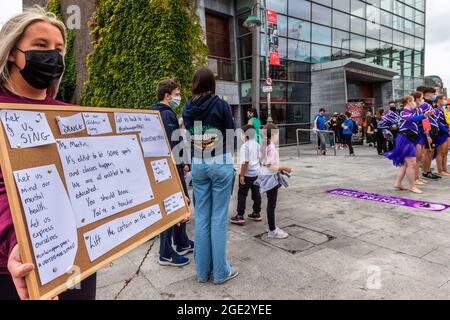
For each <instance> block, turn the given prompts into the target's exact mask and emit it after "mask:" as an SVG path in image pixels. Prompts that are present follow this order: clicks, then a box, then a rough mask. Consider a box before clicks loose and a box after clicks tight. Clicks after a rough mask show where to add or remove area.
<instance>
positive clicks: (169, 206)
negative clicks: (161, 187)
mask: <svg viewBox="0 0 450 320" xmlns="http://www.w3.org/2000/svg"><path fill="white" fill-rule="evenodd" d="M185 206H186V202H185V200H184V196H183V193H182V192H178V193H175V194H173V195H171V196H170V197H168V198H167V199H164V208H165V209H166V212H167V214H171V213H174V212H176V211H178V210H180V209H182V208H184V207H185Z"/></svg>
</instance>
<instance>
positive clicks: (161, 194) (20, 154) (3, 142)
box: [0, 104, 190, 300]
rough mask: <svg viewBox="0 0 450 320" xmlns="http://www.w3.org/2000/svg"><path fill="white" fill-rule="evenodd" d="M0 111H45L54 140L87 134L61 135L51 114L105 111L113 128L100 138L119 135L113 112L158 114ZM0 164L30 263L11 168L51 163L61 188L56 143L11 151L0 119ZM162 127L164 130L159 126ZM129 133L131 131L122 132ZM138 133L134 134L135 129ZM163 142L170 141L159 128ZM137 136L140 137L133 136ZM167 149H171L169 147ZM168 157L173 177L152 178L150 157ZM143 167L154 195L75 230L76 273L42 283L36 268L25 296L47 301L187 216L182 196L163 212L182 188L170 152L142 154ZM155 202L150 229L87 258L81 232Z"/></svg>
mask: <svg viewBox="0 0 450 320" xmlns="http://www.w3.org/2000/svg"><path fill="white" fill-rule="evenodd" d="M0 110H22V111H35V112H44V113H45V114H46V117H47V121H48V123H49V125H50V128H51V130H52V132H53V135H54V137H55V139H65V138H79V137H89V136H88V135H87V132H86V130H85V131H83V132H79V133H76V134H71V135H61V134H60V131H59V129H58V125H57V123H56V117H57V116H61V117H67V116H71V115H74V114H77V113H80V112H94V113H107V114H108V117H109V120H110V123H111V127H112V129H113V133H111V134H104V135H99V136H98V137H102V136H121V135H124V134H117V133H116V132H117V131H116V125H115V119H114V113H118V112H121V113H150V114H157V115H158V116H159V112H157V111H149V110H140V109H139V110H135V109H118V108H92V107H80V106H53V105H52V106H48V105H26V104H0ZM159 120H160V122H161V125H162V128H164V125H163V123H162V121H161V117H160V116H159ZM0 127H1V129H0V166H1V169H2V172H3V178H4V181H5V186H6V192H7V196H8V201H9V206H10V209H11V215H12V218H13V223H14V228H15V233H16V237H17V241H18V244H19V248H20V254H21V258H22V260H23V262H24V263H33V264H35V258H34V254H33V251H32V248H31V241H30V237H29V233H28V227H27V223H26V219H25V216H24V212H23V207H22V203H21V199H20V195H19V194H18V190H17V187H16V184H15V180H14V176H13V172H14V171H16V170H22V169H29V168H33V167H38V166H44V165H50V164H55V165H56V167H57V169H58V173H59V175H60V177H61V179H62V181H63V183H64V185H65V187H66V190H67V184H66V181H65V178H64V174H63V170H62V165H61V161H60V159H59V156H58V157H57V155H58V151H57V147H56V145H55V144H52V145H46V146H41V147H36V148H27V149H25V148H23V149H12V148H11V147H10V144H9V141H8V138H7V136H6V132H5V130H4V127H3V125H1V123H0ZM163 131H164V130H163ZM127 134H128V135H130V134H133V133H127ZM136 134H137V133H136ZM164 136H165V140H166V143H167V144H168V143H169V141H168V139H167V136H166V134H165V132H164ZM138 140H139V139H138ZM169 149H170V148H169ZM161 159H167V160H168V163H169V167H170V170H171V173H172V177H173V178H172V179H170V180H168V181H165V182H163V183H160V184H157V183H156V182H155V179H154V176H153V172H152V170H151V161H153V160H161ZM144 161H145V166H146V169H147V172H148V175H149V179H150V183H151V186H152V189H153V192H154V195H155V198H154V199H153V200H151V201H148V202H146V203H144V204H141V205H138V206H136V207H134V208H131V209H128V210H125V211H123V212H120V213H117V214H114V215H112V216H109V217H107V218H104V219H102V220H100V221H97V222H95V223H92V224H90V225H87V226H84V227H82V228H79V229H77V235H78V252H77V255H76V259H75V265H77V266H79V268H80V274H76V275H69V274H66V275H64V276H61V277H59V278H57V279H55V280H54V281H52V282H50V283H48V284H47V285H45V286H41V283H40V280H39V275H38V272H37V269H36V270H35V271H33V272H31V273H30V275H29V276H27V278H26V282H27V287H28V292H29V295H30V299H33V300H35V299H36V300H37V299H49V298H52V297H54V296H56V295H59V294H61V293H62V292H64V291H66V290H67V289H68V283H70V285H71V286H74V285H75V284H77V283H79V282H80V281H81V280H84V279H86V278H87V277H89V276H90V275H92V274H94V273H95V272H97V271H98V270H99V269H101V268H103V267H105V266H107V265H109V264H110V263H111V262H113V261H114V260H116V259H118V258H120V257H121V256H123V255H125V254H127V253H129V252H130V251H132V250H133V249H135V248H137V247H139V246H140V245H142V244H144V243H145V242H147V241H148V240H150V239H152V238H154V237H155V236H157V235H159V234H160V233H161V232H163V231H165V230H166V229H168V228H169V227H172V226H173V225H176V224H178V223H179V222H181V221H182V220H184V219H185V218H186V216H189V215H190V207H189V204H188V202H187V200H186V198H185V207H184V208H183V209H180V210H178V211H177V212H175V213H172V214H170V215H168V214H167V213H166V212H165V210H164V205H163V204H162V203H163V200H164V199H165V198H167V197H169V196H170V195H172V194H175V193H178V192H182V193H183V194H184V192H183V186H182V184H181V180H180V177H179V174H178V172H177V168H176V165H175V161H174V158H173V156H172V155H171V154H170V155H168V156H167V157H165V158H144ZM173 179H176V181H175V182H176V183H174V181H173ZM154 204H159V205H160V208H161V213H162V215H163V219H162V220H160V221H158V222H157V223H155V224H154V225H152V226H151V227H149V228H147V229H145V230H144V231H142V232H141V233H138V234H137V235H135V236H133V237H132V238H131V239H129V240H128V241H126V242H124V243H122V244H121V245H119V246H118V247H116V248H114V249H113V250H111V251H110V252H108V253H107V254H105V255H104V256H102V257H100V258H98V259H97V260H95V261H94V262H90V259H89V256H88V254H87V250H86V248H85V244H84V241H83V237H82V235H83V233H85V232H87V231H89V230H92V229H95V228H97V227H98V226H100V225H102V224H104V223H108V222H109V221H112V220H114V219H117V218H120V217H123V216H126V215H129V214H131V213H133V212H137V211H139V210H141V209H143V208H145V207H148V206H149V205H154Z"/></svg>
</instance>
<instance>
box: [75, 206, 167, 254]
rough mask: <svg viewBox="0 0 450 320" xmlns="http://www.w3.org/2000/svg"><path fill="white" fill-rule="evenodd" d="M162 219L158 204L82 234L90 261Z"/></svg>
mask: <svg viewBox="0 0 450 320" xmlns="http://www.w3.org/2000/svg"><path fill="white" fill-rule="evenodd" d="M161 219H162V215H161V209H160V208H159V205H154V206H152V207H150V208H147V209H144V210H141V211H139V212H135V213H132V214H129V215H127V216H125V217H122V218H119V219H115V220H113V221H111V222H108V223H106V224H104V225H102V226H100V227H98V228H96V229H94V230H91V231H89V232H87V233H85V234H84V241H85V243H86V248H87V251H88V254H89V259H90V260H91V262H93V261H95V260H96V259H98V258H99V257H101V256H103V255H104V254H106V253H108V252H109V251H111V250H112V249H114V248H115V247H117V246H119V245H120V244H122V243H124V242H125V241H127V240H129V239H131V238H132V237H133V236H135V235H137V234H138V233H140V232H142V231H144V230H145V229H147V228H148V227H150V226H151V225H153V224H154V223H156V222H158V221H159V220H161Z"/></svg>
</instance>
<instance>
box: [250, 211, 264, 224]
mask: <svg viewBox="0 0 450 320" xmlns="http://www.w3.org/2000/svg"><path fill="white" fill-rule="evenodd" d="M248 218H249V219H250V220H253V221H255V222H261V221H262V218H261V215H260V214H259V213H252V214H249V215H248Z"/></svg>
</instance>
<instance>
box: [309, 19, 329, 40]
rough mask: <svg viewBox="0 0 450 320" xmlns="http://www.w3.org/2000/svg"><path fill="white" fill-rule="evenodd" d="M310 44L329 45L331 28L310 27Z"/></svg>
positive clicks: (316, 25)
mask: <svg viewBox="0 0 450 320" xmlns="http://www.w3.org/2000/svg"><path fill="white" fill-rule="evenodd" d="M311 40H312V42H315V43H320V44H325V45H331V28H328V27H324V26H319V25H318V24H313V25H312V39H311Z"/></svg>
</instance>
